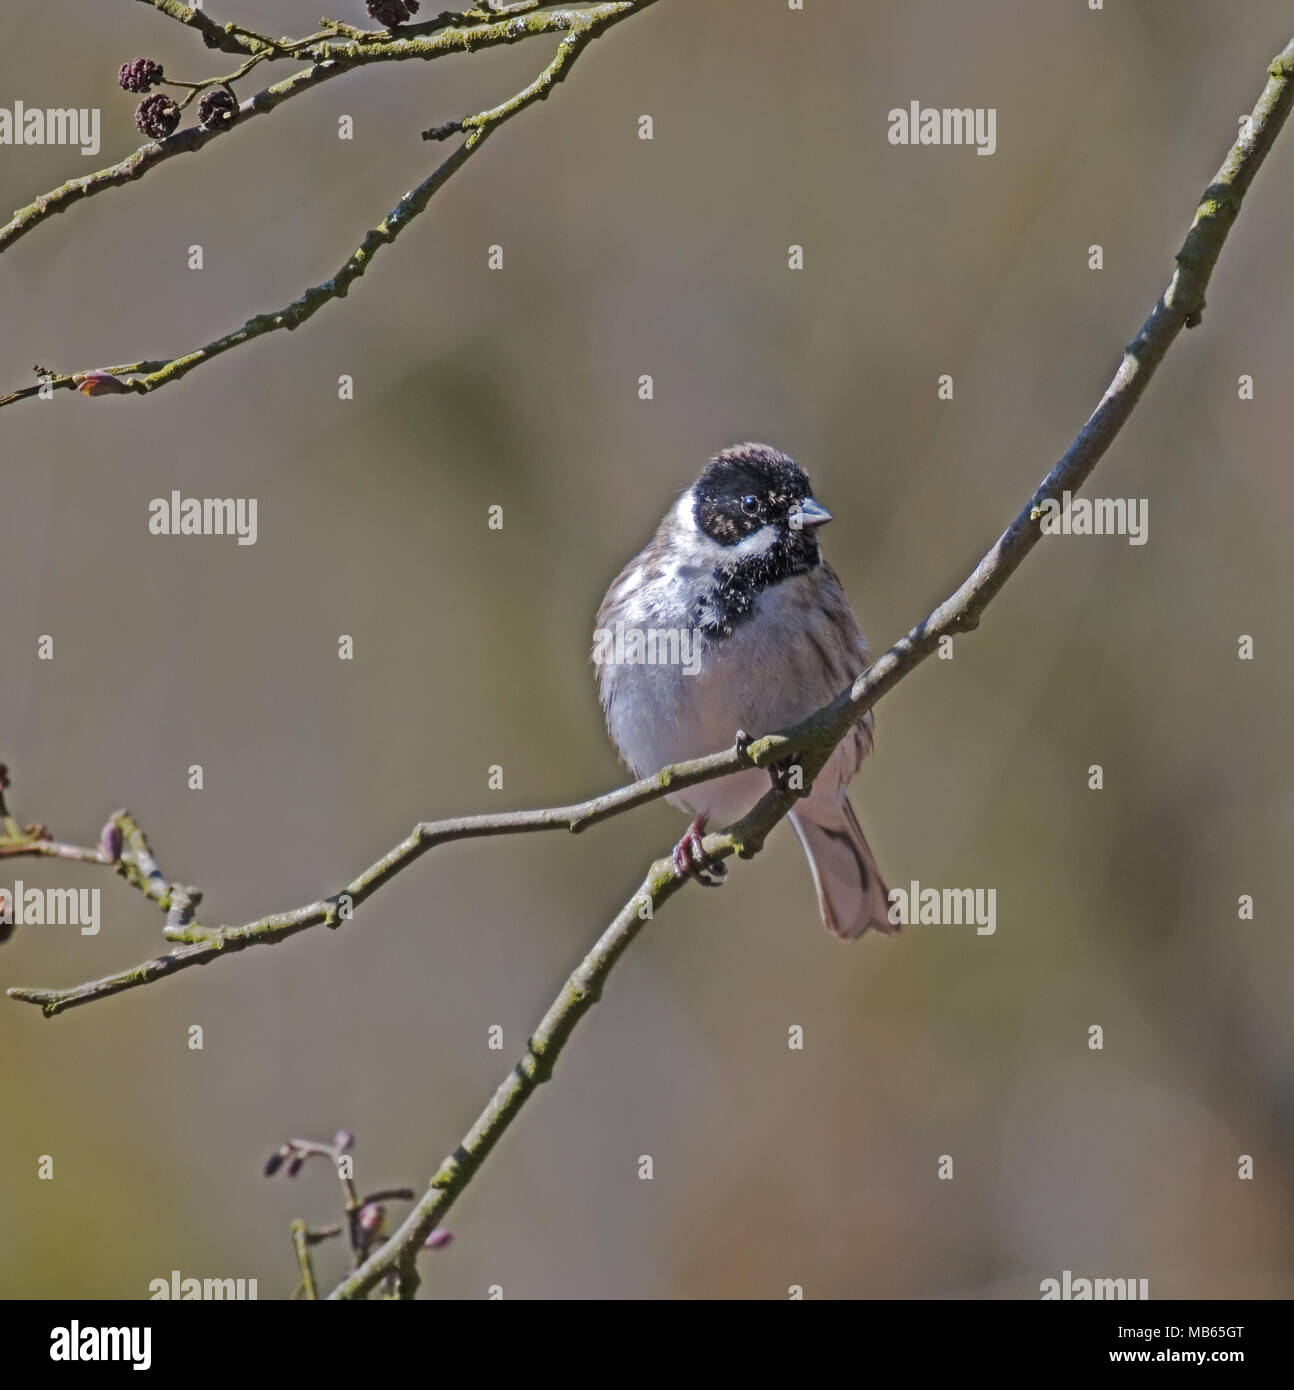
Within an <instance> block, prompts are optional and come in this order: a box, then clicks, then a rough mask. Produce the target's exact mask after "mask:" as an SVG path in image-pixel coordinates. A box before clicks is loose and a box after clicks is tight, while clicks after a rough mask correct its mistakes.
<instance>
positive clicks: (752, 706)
mask: <svg viewBox="0 0 1294 1390" xmlns="http://www.w3.org/2000/svg"><path fill="white" fill-rule="evenodd" d="M830 520H831V514H830V513H829V512H827V511H826V510H825V508H823V507H822V506H820V505H819V503H818V502H816V501H815V500H814V498H813V495H812V493H811V492H810V489H809V480H808V478H807V477H806V476H805V474H804V472H803V470H802V469H800V468H799V467H798V466H797V465H796V464H795V463H794V462H793V461H792V460H791V459H789V458H787V456H786V455H785V454H782V453H779V452H778V451H777V450H776V449H773V448H770V447H769V446H768V445H767V444H738V445H736V446H735V447H734V448H731V449H725V450H724V451H723V452H722V453H721V454H717V455H715V457H714V458H712V459H711V460H710V462H709V464H708V465H707V466H706V469H705V471H704V472H703V473H702V474H701V476H700V478H698V479H697V481H696V482H695V483H694V484H693V485H692V486H691V487H690V488H689V489H688V490H687V491H686V492H685V493H683V495H682V496H681V497H680V498H679V499H678V501H677V502H676V503H675V504H674V506H673V507H671V508H670V510H669V511H668V512H667V513H666V514H665V519H664V520H663V521H662V522H661V524H660V526H659V527H658V529H657V531H656V534H655V536H653V537H652V539H651V541H650V543H649V544H648V545H647V547H646V549H644V550H642V551H641V552H639V554H638V555H637V556H635V557H634V559H633V560H631V561H630V562H629V564H628V565H627V566H626V567H625V568H624V569H623V570H622V571H621V573H620V575H619V576H618V577H617V579H616V580H615V582H614V583H613V584H612V585H611V587H610V588H609V589H608V590H607V594H606V597H605V598H604V599H603V600H602V606H601V608H599V610H598V616H597V631H596V632H595V635H594V652H593V657H594V661H595V662H596V664H597V679H598V693H599V695H600V697H601V700H602V709H603V712H604V714H605V715H606V721H607V732H608V733H609V734H610V736H611V741H612V743H613V744H615V747H616V751H617V752H618V753H619V755H620V759H621V761H622V762H623V763H624V764H625V765H626V766H627V767H628V768H629V769H630V770H631V771H632V772H633V774H634V776H636V777H646V776H649V775H651V774H652V773H655V772H658V771H659V770H660V769H661V768H662V767H664V766H665V765H666V764H668V763H676V762H682V761H685V760H687V759H690V758H698V757H702V756H704V755H705V754H707V753H714V752H718V751H719V750H720V749H722V748H725V747H729V746H731V744H732V742H733V738H734V735H735V736H736V737H737V738H738V739H741V738H744V737H745V735H744V734H742V733H741V730H750V731H751V733H752V734H755V735H760V734H766V733H773V732H775V731H776V730H778V729H782V728H785V727H787V726H788V725H791V724H794V723H796V722H797V721H798V720H800V719H803V718H804V717H805V716H807V715H809V714H812V713H813V711H814V710H816V709H818V708H820V707H821V706H822V705H825V704H826V703H827V702H828V701H829V700H830V699H831V698H832V697H833V696H835V695H837V694H839V693H840V691H842V690H843V689H844V688H845V686H847V685H848V684H849V683H850V682H851V681H852V680H853V679H854V677H855V676H857V675H858V674H859V672H861V671H862V670H863V669H864V668H865V667H866V666H867V643H866V640H865V639H864V637H863V634H862V633H861V632H860V631H859V628H858V623H857V621H856V620H855V618H854V614H853V611H852V610H851V609H850V607H849V600H848V599H847V598H846V597H845V593H844V590H843V589H842V588H841V587H840V581H839V580H838V579H837V578H836V576H835V574H834V572H833V571H832V569H831V566H830V565H828V564H827V563H826V561H825V560H823V559H822V556H821V554H820V552H819V548H818V527H820V526H822V525H823V524H824V523H825V522H828V521H830ZM871 746H872V716H871V714H870V713H868V714H865V715H864V716H863V717H862V719H860V720H859V722H858V724H857V725H856V726H855V728H854V730H853V732H852V733H851V734H850V735H848V736H847V737H846V738H845V739H844V740H842V742H841V743H840V744H839V745H838V746H837V747H836V749H835V751H834V752H833V753H832V755H831V758H830V760H829V761H828V762H827V764H826V766H825V767H824V768H823V769H822V771H821V772H820V773H819V775H818V778H817V780H816V781H815V782H814V784H813V786H812V788H811V790H810V792H809V794H808V795H807V796H805V797H804V798H803V799H801V800H800V801H799V802H797V803H796V806H795V809H794V810H793V811H792V812H791V813H790V821H791V824H792V826H793V827H794V828H795V833H796V834H797V835H798V836H799V840H800V844H801V845H802V846H803V848H804V852H805V855H806V856H807V857H808V860H809V867H810V868H811V869H812V870H813V881H814V884H815V886H816V887H817V890H818V906H819V908H820V910H821V912H822V920H823V922H824V923H825V924H826V926H827V928H828V930H830V931H832V932H834V933H835V934H836V935H837V936H839V937H843V938H845V939H846V940H852V939H853V938H855V937H858V936H860V935H862V933H863V932H865V931H866V930H867V929H868V928H869V927H873V928H875V929H876V930H878V931H881V932H885V933H886V934H890V933H893V932H895V931H897V930H898V928H897V927H896V926H894V925H893V924H891V922H890V920H889V895H888V892H887V890H886V887H885V883H884V881H883V880H882V878H881V875H880V871H879V870H878V869H877V867H876V861H875V859H874V858H873V857H872V851H871V849H870V848H869V847H868V844H867V841H866V839H864V837H863V832H862V830H861V829H860V828H859V825H858V820H857V818H856V817H855V815H854V812H853V808H852V807H851V806H850V804H849V801H848V799H847V798H846V795H845V789H846V786H847V784H848V782H849V780H850V778H852V777H853V776H854V774H855V773H856V772H857V771H858V769H859V767H860V766H861V764H862V761H863V759H864V758H865V757H866V756H867V754H868V752H869V751H870V749H871ZM766 777H767V773H765V772H761V771H760V770H759V769H757V768H744V769H742V770H741V771H740V772H734V773H730V774H729V775H727V776H725V777H720V778H715V779H714V780H712V781H709V782H702V783H700V784H699V785H697V786H694V787H687V788H685V789H683V790H682V791H679V792H676V793H674V794H672V795H671V796H670V797H669V800H670V801H671V802H673V803H674V804H675V805H676V806H680V807H682V808H684V809H685V810H687V811H689V812H691V813H693V814H694V815H695V819H694V820H693V822H692V824H691V826H690V827H689V829H688V831H687V834H685V835H684V836H683V838H682V840H680V841H679V844H678V846H677V848H676V849H675V851H674V864H675V867H676V868H677V869H678V871H679V873H680V874H682V875H684V876H685V877H689V878H695V879H698V880H699V881H701V882H703V883H707V884H717V883H719V882H721V881H722V879H723V877H724V874H725V872H726V866H725V865H724V864H722V863H721V862H719V861H717V860H712V859H709V858H708V857H707V856H706V854H705V852H704V850H703V849H702V846H701V836H702V835H703V834H704V832H705V827H706V824H707V823H708V822H709V821H710V820H714V821H716V822H717V823H718V824H719V825H727V824H729V823H730V822H732V821H734V820H737V819H739V818H740V817H741V816H743V815H745V813H746V812H747V811H749V810H750V809H751V807H752V806H754V804H755V802H756V801H757V800H758V799H759V797H760V795H761V793H762V792H763V791H765V790H766V787H767V782H766Z"/></svg>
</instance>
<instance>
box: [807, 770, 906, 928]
mask: <svg viewBox="0 0 1294 1390" xmlns="http://www.w3.org/2000/svg"><path fill="white" fill-rule="evenodd" d="M790 820H791V824H792V826H794V828H795V833H796V834H797V835H798V836H799V837H800V844H801V845H803V846H804V853H805V855H806V857H807V858H808V861H809V867H810V868H811V869H812V870H813V883H814V887H816V888H817V890H818V908H819V910H820V911H821V912H822V921H823V923H824V925H825V926H826V928H827V930H828V931H829V932H832V933H834V934H835V935H836V936H839V937H841V938H842V939H844V940H845V941H853V940H854V939H855V938H856V937H859V936H861V935H862V934H863V933H864V932H865V931H866V930H867V929H868V928H869V927H871V928H872V929H873V930H875V931H879V932H884V933H885V935H886V936H893V935H894V933H895V932H897V931H898V926H897V925H896V924H895V923H893V922H891V921H890V918H889V910H890V899H889V891H888V889H887V888H886V887H885V880H884V879H882V878H881V871H880V870H879V869H878V868H877V867H876V860H875V859H874V858H873V857H872V851H871V847H870V846H869V845H868V843H867V840H866V838H865V837H864V835H863V831H862V828H861V826H859V824H858V818H857V817H856V816H855V815H854V810H853V807H852V806H850V804H849V802H848V800H847V799H845V798H843V797H842V798H841V800H839V801H834V800H821V801H820V800H817V799H815V798H813V797H806V798H805V799H804V800H803V801H801V802H800V803H799V804H798V805H797V806H796V808H795V810H794V811H792V812H791V816H790Z"/></svg>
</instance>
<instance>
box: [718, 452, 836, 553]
mask: <svg viewBox="0 0 1294 1390" xmlns="http://www.w3.org/2000/svg"><path fill="white" fill-rule="evenodd" d="M692 496H693V499H694V507H695V515H696V524H697V525H698V526H699V527H700V528H701V530H702V531H704V532H705V534H706V535H707V536H709V537H710V539H711V540H712V541H717V542H718V543H719V544H720V545H724V546H728V545H736V544H737V543H738V542H739V541H743V540H745V538H746V537H747V536H751V535H754V534H755V532H756V531H759V530H762V529H763V528H764V527H765V526H772V527H774V528H776V531H777V532H778V533H782V534H785V533H791V532H798V533H800V534H801V536H802V538H803V540H805V541H810V542H812V548H813V550H814V551H815V552H816V550H817V543H816V541H814V540H813V530H814V528H815V527H817V526H821V525H822V523H823V522H824V521H829V520H830V515H829V514H828V513H827V512H826V511H825V510H824V509H823V508H822V507H820V506H819V505H818V504H817V502H815V501H814V500H813V495H812V493H811V491H810V489H809V479H808V477H807V476H806V475H805V472H804V470H803V469H802V468H801V467H800V466H799V465H798V464H796V463H795V462H794V461H793V460H792V459H789V458H787V456H786V455H785V454H783V453H780V452H779V451H778V450H777V449H773V448H770V447H769V445H767V444H736V445H734V446H733V447H732V448H731V449H725V450H724V451H723V452H722V453H721V454H716V455H715V456H714V457H713V458H712V459H711V460H710V462H709V463H708V464H707V465H706V468H705V471H704V472H703V473H702V474H701V476H700V478H698V479H697V481H696V484H695V486H694V487H693V489H692ZM771 539H772V538H770V541H771Z"/></svg>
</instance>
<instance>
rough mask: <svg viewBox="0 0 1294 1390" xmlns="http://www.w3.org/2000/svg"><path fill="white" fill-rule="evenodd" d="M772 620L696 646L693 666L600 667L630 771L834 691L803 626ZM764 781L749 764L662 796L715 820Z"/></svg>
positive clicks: (754, 797)
mask: <svg viewBox="0 0 1294 1390" xmlns="http://www.w3.org/2000/svg"><path fill="white" fill-rule="evenodd" d="M779 626H780V625H773V626H770V625H769V624H768V623H767V622H765V623H763V624H742V625H741V626H739V627H737V628H736V629H735V630H734V632H733V633H732V635H731V636H730V637H728V638H726V639H725V640H724V641H722V642H719V643H717V644H715V645H712V646H711V645H707V646H705V647H703V648H702V649H701V652H700V659H699V661H697V662H696V663H695V669H694V670H693V671H689V670H688V668H687V667H685V666H683V665H659V666H651V665H642V664H639V665H627V664H626V665H618V666H614V667H608V668H605V669H604V671H603V673H602V675H603V681H604V682H605V693H607V694H609V695H611V697H612V698H611V701H610V704H609V708H608V724H609V727H610V732H611V735H612V737H613V739H614V741H615V743H616V746H617V747H618V748H619V750H620V753H621V756H622V757H623V758H624V760H625V762H626V763H627V764H628V765H629V766H630V767H631V768H632V769H633V771H634V774H635V775H636V776H639V777H647V776H650V775H651V774H652V773H655V772H658V771H659V770H660V769H661V768H662V767H664V766H666V765H668V764H672V763H678V762H684V761H687V760H689V759H692V758H700V757H703V756H705V755H706V754H708V753H717V752H721V751H723V750H724V749H727V748H731V747H732V746H733V742H734V739H735V737H736V733H737V730H738V729H742V730H744V731H745V732H746V733H748V734H750V735H752V736H754V737H758V736H759V735H761V734H767V733H772V732H774V731H775V730H777V729H781V728H785V727H786V726H787V725H790V724H794V723H796V722H797V721H798V720H800V719H802V718H804V717H805V716H806V715H808V714H811V713H812V712H813V711H814V710H815V709H817V708H819V706H821V705H823V704H825V703H826V702H827V700H829V699H830V698H831V696H832V695H834V694H836V693H837V691H838V688H839V687H835V686H832V685H831V684H830V682H829V681H828V680H826V679H824V676H823V673H822V672H821V663H820V662H818V663H817V664H816V665H815V663H814V661H813V659H812V658H813V655H814V654H813V652H812V650H811V649H810V645H811V644H810V643H809V641H808V638H807V636H806V634H805V632H804V630H803V629H795V630H786V629H782V630H779ZM811 673H812V674H811ZM843 684H844V681H843V680H841V681H840V686H843ZM833 761H834V760H833ZM831 771H834V769H831V770H830V771H828V772H827V777H826V780H828V781H830V780H833V779H832V778H831V775H830V772H831ZM836 780H837V785H839V780H842V779H836ZM768 787H769V779H768V774H767V773H766V772H764V771H762V770H759V769H754V768H748V769H744V770H743V771H741V772H738V773H733V774H732V775H731V776H728V777H721V778H717V779H715V780H713V781H710V782H704V783H700V784H698V785H697V786H695V787H687V788H684V789H682V790H681V791H679V792H676V793H674V794H672V795H671V796H670V798H669V799H670V801H671V802H673V803H674V804H675V805H678V806H682V807H683V808H685V809H687V810H689V811H692V812H697V811H705V812H706V813H707V814H708V815H709V816H710V818H711V820H712V822H713V823H714V824H715V825H716V826H718V825H722V824H725V823H727V822H728V821H731V820H735V819H737V818H738V817H740V816H742V815H744V814H745V813H746V812H747V811H748V810H750V808H751V807H752V806H753V805H754V804H755V802H756V801H758V800H759V798H760V796H762V795H763V793H764V792H765V791H767V790H768Z"/></svg>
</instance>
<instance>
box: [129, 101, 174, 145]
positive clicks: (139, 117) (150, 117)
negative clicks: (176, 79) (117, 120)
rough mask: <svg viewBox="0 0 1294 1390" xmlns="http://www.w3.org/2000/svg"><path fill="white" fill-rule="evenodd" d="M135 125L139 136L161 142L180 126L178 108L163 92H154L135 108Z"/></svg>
mask: <svg viewBox="0 0 1294 1390" xmlns="http://www.w3.org/2000/svg"><path fill="white" fill-rule="evenodd" d="M135 124H136V125H137V126H138V127H139V132H140V134H141V135H151V136H152V138H153V139H154V140H163V139H165V138H166V136H168V135H169V134H170V133H171V132H172V131H173V130H174V129H175V127H176V126H177V125H179V124H180V108H179V107H178V106H177V105H176V104H175V103H174V102H173V101H172V100H171V98H170V97H168V96H167V95H166V93H165V92H154V93H153V95H152V96H151V97H145V98H144V99H143V101H141V102H140V103H139V106H138V107H137V108H136V111H135Z"/></svg>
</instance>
